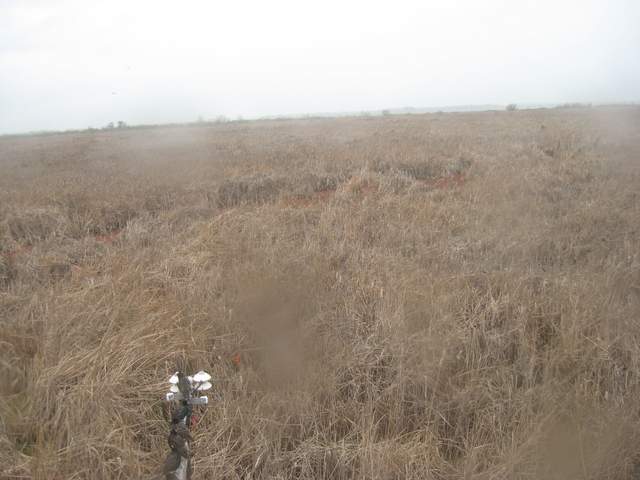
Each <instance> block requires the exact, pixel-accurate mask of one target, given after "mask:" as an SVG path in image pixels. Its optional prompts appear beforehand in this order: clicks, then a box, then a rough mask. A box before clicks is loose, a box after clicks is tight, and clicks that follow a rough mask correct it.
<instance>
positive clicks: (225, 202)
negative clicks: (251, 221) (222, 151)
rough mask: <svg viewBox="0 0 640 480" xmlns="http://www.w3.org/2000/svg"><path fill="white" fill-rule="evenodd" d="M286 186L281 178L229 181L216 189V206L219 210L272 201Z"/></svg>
mask: <svg viewBox="0 0 640 480" xmlns="http://www.w3.org/2000/svg"><path fill="white" fill-rule="evenodd" d="M285 185H286V182H285V180H284V179H282V178H272V177H267V176H251V177H244V178H239V179H229V180H226V181H224V182H223V183H222V184H221V185H220V186H219V187H218V193H217V205H218V207H220V208H229V207H235V206H238V205H243V204H261V203H265V202H272V201H274V200H275V199H276V198H277V197H278V195H279V193H280V192H281V190H282V189H283V188H284V186H285Z"/></svg>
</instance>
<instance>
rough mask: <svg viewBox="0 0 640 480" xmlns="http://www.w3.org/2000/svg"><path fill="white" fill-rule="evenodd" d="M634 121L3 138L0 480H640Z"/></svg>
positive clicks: (529, 118) (543, 119)
mask: <svg viewBox="0 0 640 480" xmlns="http://www.w3.org/2000/svg"><path fill="white" fill-rule="evenodd" d="M639 120H640V117H639V116H638V114H637V110H635V109H631V108H620V109H595V108H594V109H582V110H549V111H516V112H509V113H506V112H504V113H503V112H495V113H489V112H488V113H473V114H438V115H422V116H407V117H403V116H389V117H384V118H361V119H335V120H308V121H269V122H245V123H238V124H234V123H228V124H220V125H215V126H207V127H189V128H186V127H185V128H166V129H151V130H122V131H112V132H94V133H87V134H74V135H50V136H43V137H38V136H33V137H23V138H15V137H14V138H3V139H0V393H1V396H0V418H1V421H0V469H1V470H0V477H2V478H38V479H53V478H86V479H115V478H150V477H151V476H152V475H153V474H154V473H155V472H157V470H158V468H159V466H160V465H161V462H162V459H163V458H164V455H165V454H166V444H165V434H166V429H167V422H168V419H167V411H166V406H165V405H163V402H162V397H163V394H164V391H165V389H166V385H165V383H164V382H165V381H166V379H167V378H168V377H169V375H170V374H171V373H172V372H173V371H174V370H175V368H176V364H178V363H181V364H183V365H186V366H187V367H188V368H191V369H194V370H195V369H200V368H203V369H206V370H209V371H211V372H212V373H213V374H214V379H215V389H216V390H217V392H218V393H219V397H217V398H216V399H215V400H214V401H213V404H212V405H211V406H210V407H209V409H208V410H207V411H206V413H205V414H204V415H203V416H202V418H201V419H200V420H199V423H198V424H197V426H196V427H195V430H194V433H195V436H196V440H195V446H196V457H195V468H196V478H228V479H246V478H265V479H266V478H283V479H284V478H297V479H318V478H326V479H329V478H332V479H348V478H370V479H391V478H403V479H459V478H476V479H487V480H489V479H503V478H509V479H518V478H522V479H525V478H527V479H530V478H546V479H563V480H564V479H572V478H575V479H578V478H579V479H587V478H592V479H607V478H608V479H633V478H637V476H638V472H640V457H639V455H638V451H637V445H638V442H639V440H640V416H639V414H638V408H637V402H638V395H639V394H640V380H639V378H638V374H637V372H638V371H639V368H640V329H639V326H638V318H640V246H639V245H640V244H639V242H638V238H640V225H639V222H640V220H639V219H640V196H639V194H638V192H639V191H640V182H639V180H640V176H639V175H640V170H639V167H638V153H640V123H639Z"/></svg>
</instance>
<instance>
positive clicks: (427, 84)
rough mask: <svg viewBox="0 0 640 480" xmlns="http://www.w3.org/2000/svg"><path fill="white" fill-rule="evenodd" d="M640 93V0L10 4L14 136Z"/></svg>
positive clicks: (9, 118) (7, 108)
mask: <svg viewBox="0 0 640 480" xmlns="http://www.w3.org/2000/svg"><path fill="white" fill-rule="evenodd" d="M638 100H640V2H639V1H637V0H598V1H596V0H535V1H533V0H532V1H524V0H483V1H480V0H459V1H455V0H422V1H418V0H416V1H408V0H407V1H405V0H393V1H388V0H387V1H381V2H377V1H375V0H367V1H359V0H356V1H351V0H335V1H334V0H322V1H305V0H255V1H254V0H224V1H219V0H188V1H178V0H173V1H163V0H111V1H109V0H105V1H97V0H96V1H90V0H0V133H8V132H21V131H29V130H39V129H66V128H84V127H87V126H94V127H100V126H104V125H105V124H106V123H108V122H110V121H118V120H124V121H126V122H128V123H131V124H136V123H159V122H172V121H192V120H195V119H196V118H197V117H198V116H200V115H202V116H203V117H204V118H213V117H215V116H217V115H226V116H228V117H235V116H237V115H242V116H245V117H249V116H257V115H272V114H286V113H308V112H335V111H360V110H373V109H381V108H394V107H404V106H413V107H429V106H446V105H463V104H505V103H511V102H515V103H526V102H533V103H535V102H544V103H547V102H551V103H553V102H569V101H590V102H609V101H638Z"/></svg>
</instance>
